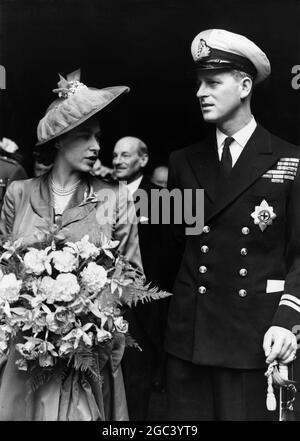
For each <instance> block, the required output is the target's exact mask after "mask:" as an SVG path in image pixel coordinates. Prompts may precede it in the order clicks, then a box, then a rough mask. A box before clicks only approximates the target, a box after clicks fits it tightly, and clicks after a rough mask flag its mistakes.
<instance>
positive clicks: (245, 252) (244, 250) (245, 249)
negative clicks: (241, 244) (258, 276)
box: [241, 248, 248, 256]
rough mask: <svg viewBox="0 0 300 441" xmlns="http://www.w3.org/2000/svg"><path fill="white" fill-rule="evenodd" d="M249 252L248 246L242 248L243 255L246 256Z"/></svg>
mask: <svg viewBox="0 0 300 441" xmlns="http://www.w3.org/2000/svg"><path fill="white" fill-rule="evenodd" d="M247 254H248V250H247V248H242V249H241V255H242V256H246V255H247Z"/></svg>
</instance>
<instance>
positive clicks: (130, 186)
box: [127, 175, 143, 195]
mask: <svg viewBox="0 0 300 441" xmlns="http://www.w3.org/2000/svg"><path fill="white" fill-rule="evenodd" d="M142 179H143V175H142V176H140V177H139V178H137V179H135V180H134V181H132V182H130V184H127V188H128V190H129V191H130V193H131V194H132V195H133V193H135V192H136V191H137V189H138V188H139V186H140V183H141V181H142Z"/></svg>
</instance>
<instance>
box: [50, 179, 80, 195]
mask: <svg viewBox="0 0 300 441" xmlns="http://www.w3.org/2000/svg"><path fill="white" fill-rule="evenodd" d="M80 182H81V179H79V180H78V181H76V182H75V183H74V184H72V185H70V186H69V187H60V186H59V185H57V184H55V183H54V182H53V178H52V177H51V178H50V185H51V190H52V191H53V193H55V194H56V195H58V196H69V195H70V194H72V193H74V192H75V190H76V189H77V187H78V186H79V184H80Z"/></svg>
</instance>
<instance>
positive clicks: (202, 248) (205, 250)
mask: <svg viewBox="0 0 300 441" xmlns="http://www.w3.org/2000/svg"><path fill="white" fill-rule="evenodd" d="M201 251H202V253H208V251H209V248H208V246H207V245H203V246H202V247H201Z"/></svg>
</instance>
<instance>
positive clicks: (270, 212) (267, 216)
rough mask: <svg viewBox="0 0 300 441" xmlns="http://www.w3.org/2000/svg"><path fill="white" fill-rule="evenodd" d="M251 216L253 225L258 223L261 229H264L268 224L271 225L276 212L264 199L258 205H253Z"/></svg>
mask: <svg viewBox="0 0 300 441" xmlns="http://www.w3.org/2000/svg"><path fill="white" fill-rule="evenodd" d="M251 217H252V218H253V219H254V223H255V225H258V226H259V228H260V229H261V231H264V230H265V229H266V228H267V227H268V226H269V225H272V223H273V220H274V219H275V218H276V214H275V213H274V209H273V207H272V206H271V205H269V204H268V202H267V201H266V200H265V199H264V200H263V201H262V202H261V203H260V205H256V206H255V210H254V211H253V213H251Z"/></svg>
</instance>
